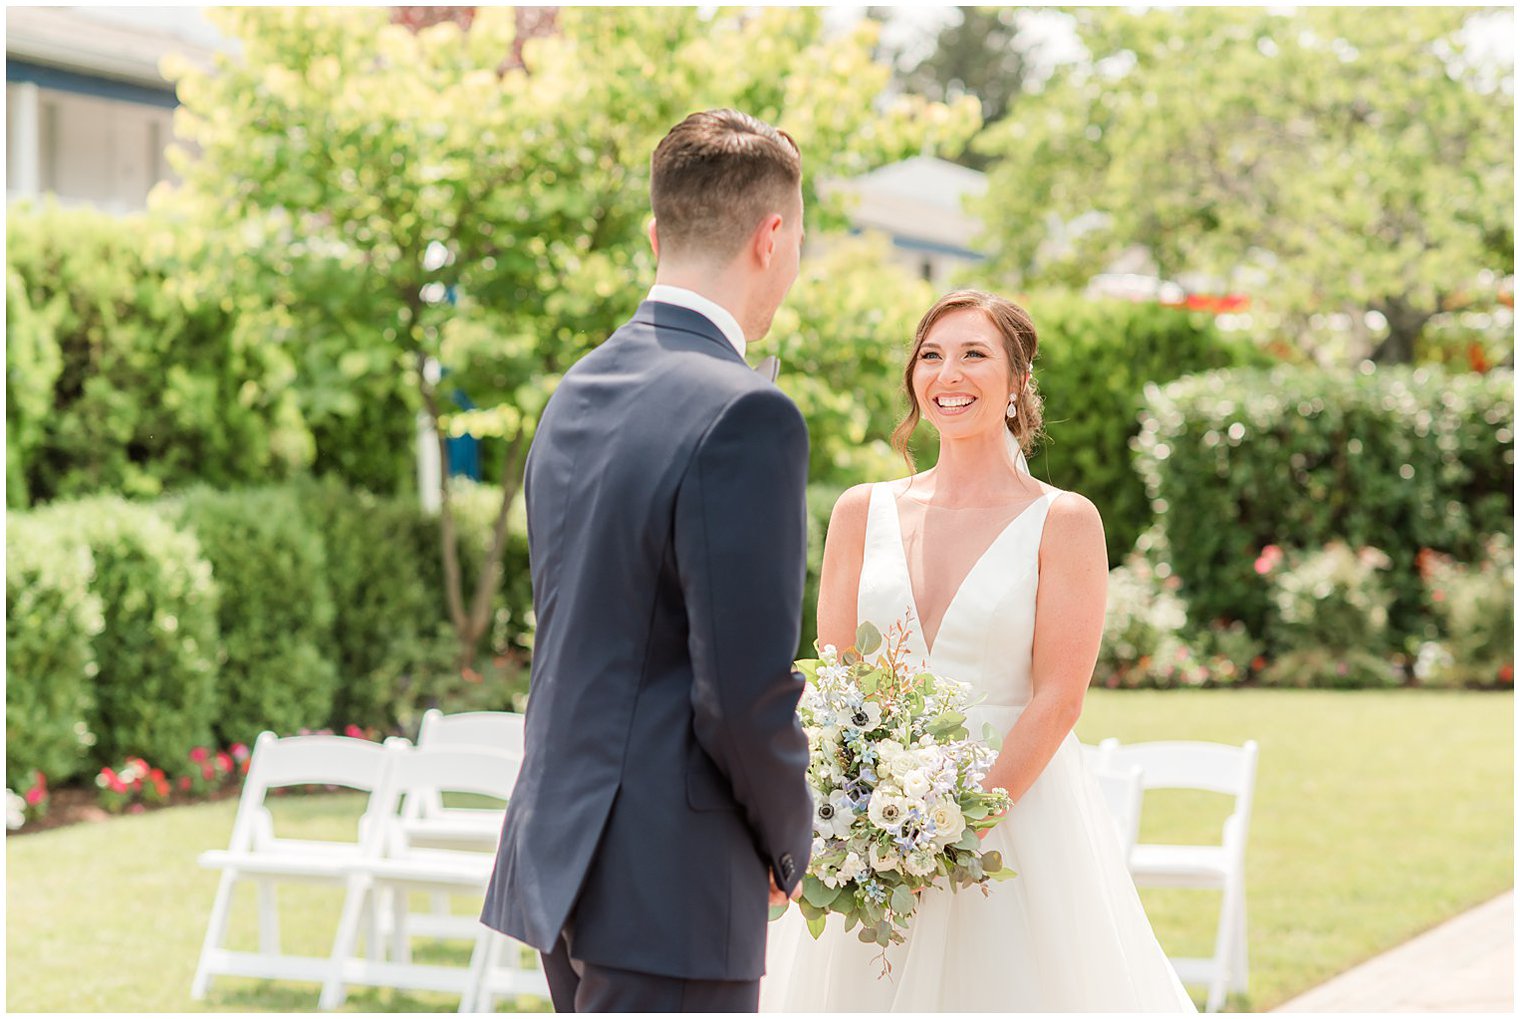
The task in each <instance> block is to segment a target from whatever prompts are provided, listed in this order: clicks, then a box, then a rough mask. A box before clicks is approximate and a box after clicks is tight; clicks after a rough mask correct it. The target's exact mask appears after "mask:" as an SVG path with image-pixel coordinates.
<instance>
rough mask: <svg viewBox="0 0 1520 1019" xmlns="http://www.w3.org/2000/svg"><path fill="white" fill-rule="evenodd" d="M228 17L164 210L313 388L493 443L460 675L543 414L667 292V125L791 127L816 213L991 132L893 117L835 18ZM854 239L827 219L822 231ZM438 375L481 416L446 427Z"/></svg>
mask: <svg viewBox="0 0 1520 1019" xmlns="http://www.w3.org/2000/svg"><path fill="white" fill-rule="evenodd" d="M211 16H212V17H213V18H214V19H215V20H216V21H217V22H218V24H219V26H220V27H221V28H222V30H223V31H224V33H225V34H227V35H229V36H231V37H233V38H235V39H237V40H239V41H240V42H241V44H242V55H241V57H240V58H238V59H232V58H227V57H223V58H220V59H219V60H218V62H217V65H216V66H215V68H213V69H212V70H211V71H209V72H202V71H199V70H196V69H194V68H190V67H187V66H178V67H172V68H170V70H171V72H172V74H173V76H174V77H176V78H177V79H178V87H179V94H180V99H181V103H182V107H181V109H180V112H179V113H178V115H177V116H178V124H177V126H178V128H179V129H180V134H181V135H182V136H183V137H185V138H187V139H188V140H189V141H190V142H191V143H192V144H193V146H194V147H195V148H196V149H197V150H198V151H197V152H196V153H195V154H194V155H193V156H192V155H191V153H190V152H189V151H188V150H187V151H184V152H180V153H177V154H176V155H175V157H174V161H175V165H176V167H177V169H178V170H179V171H180V173H181V174H182V175H183V178H184V182H185V183H184V186H183V188H182V189H180V190H179V191H177V192H174V191H165V192H163V193H161V195H160V196H159V200H160V201H161V202H163V206H162V207H163V208H164V209H165V210H166V211H168V210H171V209H172V210H174V212H175V214H176V215H180V216H183V217H185V218H186V219H187V220H189V221H191V222H195V223H198V224H200V225H201V226H202V229H203V230H204V231H205V234H204V237H203V242H202V248H201V250H200V251H199V253H198V264H200V265H202V266H204V267H205V271H208V272H216V273H219V274H221V275H222V276H223V277H225V278H226V279H228V280H229V285H230V286H231V287H234V288H237V289H240V290H241V291H242V292H243V293H244V294H246V295H248V296H247V297H246V299H247V300H249V301H250V302H254V303H257V304H259V305H260V306H262V307H266V308H270V309H277V315H276V316H275V318H274V321H276V322H277V324H278V327H279V334H280V337H281V338H283V339H286V340H287V341H289V342H294V343H298V344H300V345H301V347H302V348H303V350H304V354H305V357H304V361H303V368H304V370H306V371H308V372H310V373H313V374H315V373H329V374H332V375H339V374H342V375H344V376H345V377H346V378H348V379H349V380H350V381H352V380H377V381H374V383H373V384H374V385H375V386H376V387H377V388H378V389H379V390H381V391H387V388H388V387H389V388H390V389H395V388H396V387H397V385H398V380H400V381H401V382H404V383H405V391H406V392H407V394H408V395H407V403H408V405H409V406H411V407H414V408H417V409H420V411H421V412H422V413H423V414H424V415H425V416H426V418H427V419H428V420H429V421H431V422H432V423H434V424H435V425H436V426H437V430H438V434H439V436H440V453H441V455H442V457H443V460H444V463H445V464H447V448H446V445H445V444H444V442H443V437H445V436H447V435H448V434H450V432H451V430H453V431H462V430H465V429H468V430H469V431H471V432H473V433H474V434H477V435H481V434H490V435H494V436H497V437H499V442H498V446H499V447H500V448H501V450H502V452H501V456H502V459H503V466H502V471H501V474H502V477H504V478H505V479H506V484H505V486H504V492H503V499H502V503H501V508H500V512H499V514H498V515H497V519H496V526H495V528H494V536H493V542H494V544H493V548H492V551H491V554H490V555H488V556H486V557H485V560H484V566H483V567H482V569H481V571H480V573H479V576H478V577H477V578H476V580H475V583H474V586H473V593H471V594H469V595H468V597H467V594H466V591H465V590H464V579H463V576H462V571H461V567H460V553H459V548H458V541H457V540H456V527H455V522H454V507H453V506H452V505H451V500H450V493H449V487H448V485H447V483H446V482H445V483H443V486H442V492H441V496H442V512H441V515H440V531H441V535H442V547H441V556H442V561H443V566H444V575H445V585H444V586H445V591H446V594H447V599H448V608H449V617H450V619H451V621H452V623H453V626H454V629H455V631H456V633H457V635H458V637H459V641H460V665H461V667H462V668H468V667H469V666H470V664H471V662H472V661H473V660H474V656H475V654H476V650H477V648H478V647H479V645H480V642H481V640H482V638H483V637H484V636H485V635H486V633H487V631H488V629H489V625H490V621H491V620H490V609H491V603H492V594H493V592H494V591H495V590H496V588H497V586H498V583H499V579H500V578H499V572H500V564H501V554H500V553H501V550H502V547H503V544H504V542H505V537H506V528H507V521H508V510H509V507H510V506H511V504H512V500H513V498H514V496H515V494H516V487H517V480H518V478H519V476H520V467H521V458H522V455H523V452H524V450H525V449H526V446H527V443H528V441H529V439H530V438H531V435H532V431H533V424H534V421H535V420H536V417H537V414H538V413H539V411H540V410H541V408H542V406H543V404H544V401H545V400H546V398H547V396H548V394H549V393H550V392H551V391H552V389H553V387H554V383H555V380H556V379H557V377H558V376H559V375H560V374H561V373H563V372H564V371H565V369H566V368H568V367H569V366H570V365H571V364H573V363H574V362H575V360H576V359H577V358H578V357H579V356H580V355H581V354H583V353H585V352H586V351H587V350H588V349H589V348H590V347H592V346H593V345H594V344H596V343H597V342H600V340H601V339H603V338H604V337H605V336H606V335H607V334H608V333H609V332H610V331H611V330H612V329H613V328H615V327H616V326H617V325H618V324H619V323H620V322H621V321H622V320H623V319H624V318H625V317H626V315H627V314H628V313H629V312H630V311H631V310H632V308H633V306H634V305H635V304H636V303H637V301H638V299H639V297H640V295H641V294H640V291H641V284H642V283H644V282H646V281H648V280H650V279H651V278H652V276H653V271H652V270H653V259H652V257H651V255H650V253H649V251H648V244H647V240H646V239H645V237H644V225H645V223H646V221H647V218H648V204H647V203H648V198H647V195H648V163H649V155H650V153H651V152H652V151H653V149H654V146H655V144H656V143H657V142H658V141H659V139H660V138H661V137H662V136H663V135H664V134H665V132H666V131H668V130H669V128H670V127H671V126H672V125H674V124H675V123H677V122H678V121H680V120H681V119H682V118H683V117H684V116H686V114H688V113H689V112H691V111H692V110H696V109H703V108H710V107H715V106H736V107H738V108H740V109H744V110H747V111H749V112H751V113H754V114H755V115H757V116H759V117H762V118H764V119H767V120H770V121H772V122H775V123H780V124H781V125H783V126H784V127H785V128H786V129H787V130H788V131H789V132H790V133H791V134H792V135H793V136H794V137H795V138H796V139H797V140H798V142H799V144H800V145H801V147H802V151H803V153H804V160H805V168H806V173H807V188H806V192H805V193H806V194H807V195H808V196H809V197H810V198H812V197H814V196H815V192H814V191H813V182H814V181H816V180H817V179H818V178H820V177H823V176H840V175H851V174H856V173H860V172H863V171H865V170H868V169H870V168H872V167H874V166H877V165H880V164H881V163H884V162H887V161H891V160H894V159H898V158H902V157H903V156H905V155H908V154H912V153H914V152H917V151H919V150H921V148H922V147H923V146H924V145H925V144H927V143H932V142H935V141H938V142H940V143H944V144H950V145H954V144H960V143H963V142H964V139H965V138H966V137H967V136H969V134H970V133H971V132H972V131H973V130H974V129H975V127H976V117H975V112H974V109H970V108H968V107H967V105H966V104H957V105H955V106H952V107H947V106H944V105H941V104H935V103H930V102H927V101H924V100H922V99H915V98H912V97H908V98H905V99H902V100H899V101H897V102H895V103H893V104H891V105H890V106H888V107H887V108H886V109H884V110H881V109H878V108H877V107H876V105H875V102H874V101H875V100H876V99H877V97H878V96H879V94H880V93H881V92H882V90H883V88H884V86H885V85H886V82H887V78H888V76H889V71H888V69H887V68H885V67H882V66H880V65H877V64H874V63H873V62H872V61H871V57H870V53H871V47H872V45H873V43H874V41H875V36H876V32H877V26H876V25H874V24H873V23H870V22H865V23H862V24H860V25H858V26H857V27H856V28H855V29H854V30H853V31H852V32H850V33H848V34H846V35H844V36H842V37H833V38H830V37H827V35H826V33H825V32H824V30H823V27H824V26H823V21H822V16H821V14H820V12H818V11H817V10H791V9H777V8H773V9H764V10H759V11H747V12H735V11H729V10H720V11H715V12H714V11H698V10H694V9H689V8H618V9H605V8H603V9H593V8H567V9H562V10H560V11H559V12H558V13H557V15H556V16H555V18H553V19H552V25H551V31H549V32H548V33H547V34H543V35H541V36H540V37H536V38H528V39H526V40H525V41H523V40H522V38H521V36H520V35H519V34H518V33H517V31H516V29H517V21H518V20H519V17H518V15H517V14H516V13H515V12H514V11H512V10H511V9H500V8H480V9H478V10H477V11H476V12H475V13H474V15H473V17H471V18H470V19H469V27H468V29H467V30H465V29H462V28H461V26H460V24H459V23H458V21H459V20H462V19H454V18H450V19H445V20H443V21H442V22H440V23H438V24H434V25H431V26H429V27H424V28H421V29H420V30H419V31H416V32H413V31H412V30H411V29H410V28H408V27H407V26H406V25H404V24H395V23H392V21H391V18H392V16H391V14H389V13H388V12H386V11H384V10H381V9H355V8H348V9H341V10H338V9H320V8H288V7H287V8H243V9H224V10H218V11H215V12H212V14H211ZM518 42H521V45H520V46H518V45H517V44H518ZM813 204H814V205H815V206H817V205H818V203H813ZM838 222H839V213H838V210H837V209H833V210H831V209H829V208H826V207H821V206H820V207H815V208H814V209H813V211H812V223H810V226H812V227H818V226H827V225H829V224H831V223H838ZM434 359H436V360H437V361H439V362H440V363H442V364H444V365H446V366H448V367H449V369H450V370H451V371H452V373H453V374H452V375H451V376H450V386H452V385H454V384H460V385H462V386H463V388H465V389H466V390H467V391H468V392H469V394H470V396H471V399H472V400H474V401H475V403H476V404H477V405H478V407H479V408H480V409H478V410H473V411H469V412H465V413H456V412H453V411H452V408H451V407H449V406H448V404H447V401H446V400H445V398H444V393H443V392H442V390H441V387H440V386H439V385H438V384H437V382H436V381H435V377H434V376H433V375H432V373H431V372H430V371H429V370H427V366H428V364H429V362H430V360H434ZM352 391H353V386H352V385H350V386H347V387H342V388H339V387H334V392H335V393H341V394H351V393H352ZM350 399H352V397H350ZM340 409H347V410H353V409H356V408H353V407H350V408H340ZM444 473H445V476H447V471H445V472H444Z"/></svg>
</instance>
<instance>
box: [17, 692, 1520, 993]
mask: <svg viewBox="0 0 1520 1019" xmlns="http://www.w3.org/2000/svg"><path fill="white" fill-rule="evenodd" d="M1513 707H1514V702H1513V697H1512V696H1510V695H1507V694H1463V693H1433V692H1415V691H1397V692H1388V693H1332V692H1319V691H1169V692H1147V691H1127V692H1123V693H1116V692H1106V691H1095V692H1094V693H1093V694H1092V695H1091V696H1090V697H1089V698H1088V705H1087V711H1086V714H1085V717H1084V718H1083V720H1082V723H1081V725H1080V726H1079V728H1078V731H1079V733H1080V735H1081V736H1082V737H1083V739H1085V740H1087V741H1089V742H1095V741H1096V740H1098V739H1100V738H1102V737H1105V736H1117V737H1119V738H1120V739H1122V740H1125V741H1138V740H1146V739H1213V740H1218V741H1220V742H1227V743H1239V742H1242V741H1243V740H1245V739H1248V738H1254V739H1256V740H1257V741H1258V742H1259V743H1260V744H1261V765H1260V774H1259V779H1258V786H1257V806H1256V811H1255V817H1254V818H1253V824H1252V830H1251V840H1250V848H1249V850H1248V853H1247V858H1248V869H1249V882H1248V893H1247V894H1248V899H1249V909H1250V938H1251V952H1252V974H1251V994H1250V996H1249V997H1248V998H1246V999H1243V1000H1239V999H1238V1000H1235V1001H1234V1002H1233V1003H1232V1004H1233V1005H1234V1006H1235V1007H1238V1008H1250V1009H1254V1010H1264V1009H1268V1008H1271V1007H1272V1006H1274V1005H1277V1004H1279V1003H1281V1002H1282V1001H1284V1000H1286V999H1287V998H1289V997H1291V996H1292V995H1294V994H1296V993H1298V992H1299V991H1302V990H1306V989H1307V988H1309V987H1311V986H1313V985H1315V984H1317V983H1319V982H1321V981H1323V980H1324V979H1326V978H1327V977H1329V976H1331V975H1333V974H1335V973H1337V972H1340V971H1341V970H1344V969H1346V968H1347V967H1348V966H1351V965H1353V964H1355V963H1357V962H1359V961H1361V960H1362V959H1365V958H1367V957H1368V956H1371V955H1373V954H1375V953H1377V952H1379V951H1381V950H1383V949H1386V948H1390V947H1392V946H1394V945H1396V944H1398V943H1400V942H1402V941H1404V940H1406V939H1408V938H1409V937H1411V936H1412V935H1414V934H1417V933H1419V932H1420V931H1423V930H1425V929H1427V928H1429V927H1431V926H1433V925H1435V924H1436V923H1438V922H1440V921H1441V920H1443V919H1445V918H1446V917H1448V916H1451V915H1453V914H1455V913H1457V912H1459V911H1461V910H1462V909H1464V908H1466V907H1468V906H1473V905H1476V904H1478V903H1480V902H1482V901H1484V900H1486V899H1488V898H1489V897H1491V896H1493V895H1495V894H1498V893H1499V892H1500V891H1502V890H1503V889H1505V888H1508V887H1509V886H1510V884H1511V880H1512V868H1513V846H1512V830H1513V824H1512V822H1513V787H1514V776H1513V750H1512V747H1513ZM1215 800H1218V802H1214V801H1215ZM1223 803H1224V801H1223V799H1222V798H1217V797H1208V796H1202V797H1192V798H1189V797H1187V796H1184V795H1181V794H1174V795H1172V796H1171V797H1170V798H1168V797H1166V796H1162V795H1153V796H1151V797H1150V798H1148V799H1147V803H1146V813H1145V817H1144V820H1143V822H1142V826H1141V828H1142V830H1141V837H1142V838H1143V839H1146V840H1166V841H1208V840H1210V839H1214V838H1217V835H1218V823H1219V821H1220V820H1222V818H1223V815H1224V813H1225V810H1224V806H1223ZM234 809H235V804H234V802H232V801H227V802H223V803H215V804H206V805H203V806H196V807H183V808H176V809H172V810H166V811H161V812H158V813H154V814H145V815H141V816H136V817H123V818H119V819H115V820H112V821H109V822H106V823H103V824H93V825H79V826H75V827H72V828H64V829H59V830H56V831H50V832H43V833H40V834H37V835H32V836H23V837H20V838H12V839H9V840H7V842H6V849H7V861H6V867H7V871H6V873H7V901H6V921H7V935H8V936H7V939H6V940H7V960H6V961H7V987H6V991H7V1005H8V1008H9V1009H10V1010H12V1011H119V1012H136V1011H198V1010H205V1009H207V1008H209V1009H216V1010H230V1011H296V1010H310V1009H314V1008H315V1006H316V987H315V985H309V984H296V983H279V984H276V983H268V982H261V981H253V980H246V979H238V978H221V979H219V980H218V981H217V982H216V983H215V984H214V985H213V986H212V990H211V995H210V997H209V998H208V1000H207V1001H205V1002H193V1001H191V1000H190V997H189V988H190V979H191V976H192V975H193V973H194V970H195V962H196V956H197V954H198V952H199V948H200V941H201V937H202V935H203V934H204V931H205V922H206V916H207V913H208V911H209V909H210V905H211V899H212V896H213V894H214V892H215V887H216V879H215V875H214V874H211V873H209V872H205V871H202V870H201V869H200V868H198V867H196V866H195V857H196V855H197V854H198V853H199V852H201V851H202V850H204V849H208V848H216V847H224V846H225V845H226V842H227V838H228V836H229V834H230V832H231V828H232V816H233V811H234ZM358 810H359V800H358V798H357V797H354V796H320V797H295V798H288V799H281V800H278V801H276V806H275V814H276V828H277V830H278V831H279V832H280V833H281V834H287V833H288V834H291V835H308V836H313V837H341V836H345V835H347V836H351V834H352V831H353V826H354V821H355V819H356V817H357V815H358ZM1142 894H1143V897H1144V899H1145V902H1146V906H1147V908H1148V909H1149V910H1150V913H1151V917H1152V919H1153V921H1154V922H1155V925H1156V929H1157V933H1158V934H1159V936H1160V938H1161V941H1162V944H1163V945H1164V946H1166V948H1167V949H1168V950H1169V951H1170V952H1172V953H1174V954H1188V955H1192V954H1198V955H1202V954H1207V952H1208V950H1209V946H1210V944H1211V939H1212V932H1213V924H1214V921H1215V919H1216V917H1217V909H1218V896H1217V895H1213V894H1210V893H1205V892H1187V891H1155V890H1148V891H1145V892H1144V893H1142ZM340 900H341V896H340V893H338V892H336V891H332V890H327V889H321V888H317V887H315V886H309V887H306V888H296V887H292V888H286V889H283V890H282V892H281V899H280V904H281V921H282V934H283V936H284V939H285V944H286V947H287V949H288V950H295V951H301V952H305V953H309V954H313V955H323V954H325V953H326V951H327V949H328V946H329V944H330V939H331V936H332V931H333V927H334V925H335V923H336V917H337V911H338V906H339V903H340ZM252 905H253V896H252V892H251V890H247V889H245V890H244V898H243V899H242V900H241V901H240V902H239V903H238V906H239V908H238V909H236V910H235V912H234V917H233V926H232V936H233V939H234V947H250V948H251V947H252V946H253V944H254V938H255V927H254V924H253V908H252ZM458 908H459V910H460V911H465V910H467V909H468V908H470V904H469V903H466V902H463V901H461V902H460V903H459V904H458ZM1073 950H1074V951H1079V950H1080V946H1073ZM440 952H443V954H447V952H446V951H444V950H438V949H433V950H427V949H424V950H419V952H418V955H419V957H421V956H422V955H424V954H425V953H429V954H439V953H440ZM452 957H453V958H462V955H460V954H459V953H458V952H454V953H453V956H452ZM521 1004H523V1005H528V1004H529V1002H522V1003H521ZM456 1006H457V998H454V997H452V996H449V995H443V994H424V993H419V994H403V993H396V992H391V991H369V990H363V989H355V991H354V992H353V993H352V994H351V995H350V998H349V1003H348V1005H347V1008H348V1009H349V1010H355V1011H413V1010H429V1009H437V1010H450V1011H451V1010H453V1009H454V1008H455V1007H456ZM504 1007H509V1006H504Z"/></svg>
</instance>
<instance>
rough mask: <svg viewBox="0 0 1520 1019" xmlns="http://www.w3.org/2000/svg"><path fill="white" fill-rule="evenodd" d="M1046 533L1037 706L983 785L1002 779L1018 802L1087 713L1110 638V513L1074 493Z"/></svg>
mask: <svg viewBox="0 0 1520 1019" xmlns="http://www.w3.org/2000/svg"><path fill="white" fill-rule="evenodd" d="M1049 513H1050V516H1049V517H1048V518H1047V519H1046V521H1045V533H1044V536H1043V537H1042V538H1041V540H1040V586H1039V594H1038V595H1037V597H1036V600H1035V616H1034V660H1033V663H1032V665H1031V669H1030V682H1031V683H1032V685H1033V690H1032V693H1031V695H1030V699H1029V706H1028V707H1027V708H1025V709H1024V712H1023V714H1021V715H1020V716H1019V719H1018V721H1017V722H1015V723H1014V724H1013V728H1012V729H1011V730H1009V732H1008V734H1007V735H1006V736H1005V737H1004V738H1003V750H1002V752H1001V753H1000V754H999V755H998V759H997V763H995V764H994V765H993V766H992V769H991V771H989V772H988V773H987V778H986V780H985V781H984V782H983V785H985V786H987V787H989V788H990V787H993V786H1001V787H1002V788H1004V789H1006V790H1008V795H1009V796H1010V797H1012V799H1013V801H1014V802H1015V803H1017V802H1018V801H1019V798H1020V797H1022V796H1023V795H1024V793H1025V792H1027V791H1028V789H1029V787H1030V786H1031V785H1033V784H1034V781H1035V779H1037V778H1039V777H1040V773H1041V772H1043V771H1044V770H1045V766H1046V765H1047V764H1049V763H1050V759H1051V757H1053V756H1054V755H1055V752H1056V749H1057V748H1058V747H1059V746H1060V745H1061V741H1062V740H1064V739H1065V738H1066V734H1067V733H1069V732H1070V731H1071V730H1072V727H1073V726H1075V725H1076V723H1077V718H1078V717H1079V716H1080V715H1081V714H1082V698H1083V695H1085V694H1086V692H1087V684H1088V682H1089V681H1090V680H1091V679H1092V672H1093V666H1095V665H1096V664H1097V662H1098V649H1099V645H1100V644H1102V642H1103V610H1104V606H1105V604H1106V603H1107V599H1108V551H1107V545H1106V542H1105V540H1104V537H1103V518H1102V517H1101V516H1099V515H1098V510H1097V507H1095V506H1094V505H1093V504H1092V503H1091V502H1089V501H1088V500H1087V499H1084V498H1083V497H1082V496H1080V495H1077V494H1076V493H1074V492H1067V493H1066V494H1064V495H1062V496H1061V497H1060V498H1058V499H1056V500H1055V501H1054V502H1053V503H1052V504H1051V506H1050V510H1049Z"/></svg>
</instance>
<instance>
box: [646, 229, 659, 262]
mask: <svg viewBox="0 0 1520 1019" xmlns="http://www.w3.org/2000/svg"><path fill="white" fill-rule="evenodd" d="M657 222H659V221H658V220H655V219H650V221H649V231H648V233H649V247H650V250H652V251H653V252H654V260H655V261H656V262H658V261H659V260H660V234H659V231H658V230H656V229H655V224H656V223H657Z"/></svg>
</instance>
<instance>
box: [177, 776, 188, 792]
mask: <svg viewBox="0 0 1520 1019" xmlns="http://www.w3.org/2000/svg"><path fill="white" fill-rule="evenodd" d="M179 787H180V788H181V789H183V790H185V791H187V792H188V791H189V789H190V776H189V775H181V776H180V780H179Z"/></svg>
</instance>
